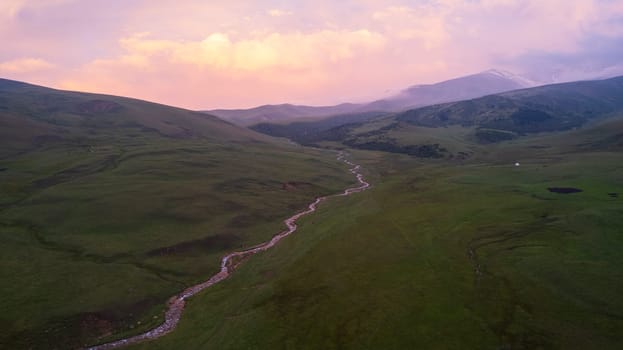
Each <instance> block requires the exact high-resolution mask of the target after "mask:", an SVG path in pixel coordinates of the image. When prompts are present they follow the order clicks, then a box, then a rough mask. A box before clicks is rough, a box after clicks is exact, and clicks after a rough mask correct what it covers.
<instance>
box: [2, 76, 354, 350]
mask: <svg viewBox="0 0 623 350" xmlns="http://www.w3.org/2000/svg"><path fill="white" fill-rule="evenodd" d="M352 182H353V178H352V177H351V175H350V174H349V173H348V172H347V171H346V169H345V168H344V165H343V164H341V163H340V162H337V161H336V160H335V154H334V153H333V152H324V151H318V150H312V149H304V148H301V147H299V146H295V145H291V144H289V143H287V142H282V141H278V140H275V139H272V138H270V137H267V136H265V135H262V134H258V133H256V132H253V131H251V130H248V129H245V128H241V127H237V126H234V125H232V124H230V123H227V122H224V121H222V120H220V119H218V118H216V117H212V116H208V115H205V114H202V113H197V112H192V111H188V110H183V109H179V108H173V107H169V106H164V105H159V104H155V103H150V102H146V101H140V100H134V99H129V98H123V97H116V96H105V95H95V94H86V93H78V92H67V91H59V90H53V89H48V88H44V87H39V86H33V85H28V84H24V83H19V82H14V81H7V80H0V241H1V242H2V244H1V245H0V254H1V255H2V263H1V264H0V279H1V280H2V283H1V284H0V288H1V293H2V296H3V297H2V300H1V301H0V327H2V332H0V348H3V349H71V348H78V347H81V346H83V345H86V344H93V343H97V342H101V341H105V340H107V339H110V338H111V337H112V338H115V337H120V336H123V335H124V334H128V333H131V332H138V331H141V330H144V329H146V328H148V327H150V326H153V325H154V324H158V323H159V322H160V320H161V317H162V312H163V309H164V308H165V302H166V300H167V299H168V298H169V297H170V296H172V295H174V294H175V293H177V292H179V291H180V290H182V289H183V288H184V287H186V286H189V285H192V284H195V283H197V282H199V281H202V280H205V279H206V278H207V277H208V276H210V275H211V274H213V273H214V272H215V271H217V270H218V269H219V259H220V257H221V256H222V255H224V254H225V253H226V252H230V251H232V250H236V249H240V248H242V247H247V246H251V245H254V244H257V243H259V242H262V241H265V240H266V239H268V238H270V237H271V236H272V235H273V234H275V233H277V232H278V231H279V230H281V229H282V223H281V221H282V219H284V218H286V217H288V216H289V215H291V213H292V212H293V211H295V210H297V209H300V208H303V207H305V206H306V205H307V204H308V202H310V201H312V200H313V198H315V197H316V196H318V195H321V194H329V193H333V192H337V191H339V190H341V189H342V188H343V187H345V186H347V185H348V184H350V183H352Z"/></svg>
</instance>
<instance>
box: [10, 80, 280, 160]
mask: <svg viewBox="0 0 623 350" xmlns="http://www.w3.org/2000/svg"><path fill="white" fill-rule="evenodd" d="M0 113H1V114H0V115H1V116H2V118H1V119H0V123H1V124H0V137H1V138H2V146H3V148H2V151H1V152H2V153H0V156H4V155H10V154H12V153H15V152H20V151H28V150H32V149H33V148H37V147H41V146H46V145H53V144H59V143H64V144H68V143H72V144H76V145H78V144H80V143H85V142H87V140H93V141H95V142H97V140H107V139H110V138H111V137H112V138H115V139H121V138H125V139H128V140H129V139H132V138H137V139H140V138H141V137H145V136H154V137H164V138H167V139H187V140H189V139H194V140H199V139H202V140H206V141H210V142H219V141H223V142H238V141H240V142H248V141H264V142H269V138H266V137H262V136H261V135H258V134H257V133H253V132H250V131H249V130H247V129H244V128H240V127H236V126H234V125H232V124H230V123H228V122H225V121H223V120H221V119H218V118H217V117H214V116H210V115H207V114H204V113H199V112H192V111H188V110H184V109H180V108H174V107H170V106H164V105H160V104H156V103H151V102H146V101H141V100H135V99H130V98H125V97H118V96H108V95H98V94H87V93H80V92H70V91H60V90H54V89H49V88H45V87H40V86H35V85H30V84H26V83H22V82H17V81H11V80H5V79H0Z"/></svg>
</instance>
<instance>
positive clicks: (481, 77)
mask: <svg viewBox="0 0 623 350" xmlns="http://www.w3.org/2000/svg"><path fill="white" fill-rule="evenodd" d="M534 85H537V83H536V82H533V81H530V80H529V79H526V78H523V77H520V76H518V75H515V74H513V73H509V72H504V71H500V70H493V69H492V70H488V71H484V72H481V73H477V74H471V75H467V76H463V77H459V78H455V79H450V80H446V81H442V82H439V83H435V84H425V85H413V86H411V87H409V88H407V89H405V90H403V91H401V92H400V93H398V94H396V95H394V96H390V97H387V98H383V99H379V100H376V101H372V102H369V103H360V104H355V103H343V104H339V105H335V106H321V107H313V106H297V105H291V104H280V105H264V106H259V107H255V108H251V109H215V110H209V111H206V113H211V114H213V115H216V116H218V117H220V118H223V119H226V120H229V121H231V122H234V123H237V124H240V125H253V124H259V123H284V122H294V121H300V120H298V119H303V120H305V119H308V120H307V121H309V119H321V118H326V117H330V116H335V115H340V114H354V113H367V112H399V111H402V110H406V109H409V108H414V107H419V106H427V105H432V104H438V103H444V102H451V101H459V100H464V99H468V98H475V97H480V96H485V95H489V94H493V93H499V92H504V91H511V90H516V89H521V88H526V87H530V86H534Z"/></svg>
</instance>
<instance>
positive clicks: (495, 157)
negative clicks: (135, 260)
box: [131, 122, 623, 349]
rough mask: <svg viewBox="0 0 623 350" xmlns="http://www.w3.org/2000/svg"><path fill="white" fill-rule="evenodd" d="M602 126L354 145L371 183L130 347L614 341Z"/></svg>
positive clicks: (621, 306) (603, 345) (621, 210)
mask: <svg viewBox="0 0 623 350" xmlns="http://www.w3.org/2000/svg"><path fill="white" fill-rule="evenodd" d="M616 123H618V122H616ZM615 125H618V124H615ZM599 128H608V129H612V125H609V126H608V125H607V126H598V127H597V128H596V129H595V128H594V129H587V130H579V131H572V132H567V133H559V134H548V135H536V136H533V137H526V138H521V139H518V140H516V141H513V142H507V143H501V144H498V145H495V146H491V147H489V146H487V147H484V146H483V148H478V147H477V148H476V149H480V150H481V151H482V152H479V153H477V154H476V153H475V154H474V155H473V156H472V157H470V158H469V159H468V160H462V159H454V160H451V161H449V160H447V159H438V160H430V159H427V160H422V159H418V158H415V157H410V156H406V155H401V154H391V153H384V152H371V151H353V156H352V158H353V159H354V160H355V161H356V162H358V163H360V164H362V166H363V167H364V172H365V173H366V176H367V179H368V180H369V181H370V182H371V183H372V184H373V186H374V187H373V188H372V189H370V190H368V191H366V192H363V193H359V194H355V195H353V196H351V197H347V198H336V199H333V200H331V201H330V202H327V203H325V204H324V205H323V206H321V208H320V210H319V211H318V212H317V213H315V214H314V215H313V216H310V217H306V218H304V219H303V220H302V222H301V225H300V229H299V231H297V233H296V234H295V235H293V236H291V237H289V238H288V239H286V240H284V241H283V242H281V243H280V244H279V245H278V246H277V247H275V248H274V249H272V250H270V251H268V252H265V253H262V254H259V255H257V256H254V257H252V258H250V259H249V261H247V262H246V263H245V264H244V265H242V266H241V267H240V269H239V270H237V271H236V272H235V273H234V274H233V275H232V276H231V278H230V279H228V280H226V281H223V282H222V283H220V284H218V285H216V286H214V287H213V288H211V289H208V290H206V291H205V292H203V293H202V294H200V295H198V296H196V297H194V298H193V299H191V300H190V301H189V303H188V304H187V310H186V312H185V314H184V316H183V317H182V320H181V322H180V325H179V327H178V329H177V330H176V331H175V332H173V333H172V334H170V335H167V336H165V337H163V338H161V339H159V340H156V341H153V342H149V343H144V344H140V345H136V346H133V347H131V349H170V348H173V347H181V348H202V349H212V348H213V349H318V348H322V349H406V348H415V349H417V348H424V349H587V348H599V349H618V348H621V347H622V346H623V338H622V337H621V334H623V298H621V295H623V283H622V282H621V281H623V275H622V273H621V269H620V266H621V264H622V263H623V255H622V254H621V252H620V247H621V245H622V244H623V235H622V234H621V233H622V231H621V227H623V215H622V214H623V207H622V206H621V202H620V200H621V199H620V198H618V197H617V196H613V195H612V194H613V193H614V194H620V193H622V192H623V182H622V181H621V179H623V168H621V166H620V164H622V161H623V159H622V156H621V153H620V151H619V150H618V149H610V150H601V151H597V150H594V149H592V148H591V147H587V144H593V143H592V142H594V141H596V140H597V139H596V138H594V137H595V136H596V135H599V130H601V131H603V130H602V129H599ZM615 130H616V129H615ZM448 133H453V134H456V132H455V131H452V130H450V131H448ZM602 136H603V134H602ZM439 137H440V139H451V138H452V137H451V135H450V134H449V135H445V136H444V137H442V135H439ZM515 162H520V163H521V165H520V166H515ZM549 187H575V188H580V189H582V190H583V191H582V192H580V193H572V194H558V193H552V192H550V191H548V188H549Z"/></svg>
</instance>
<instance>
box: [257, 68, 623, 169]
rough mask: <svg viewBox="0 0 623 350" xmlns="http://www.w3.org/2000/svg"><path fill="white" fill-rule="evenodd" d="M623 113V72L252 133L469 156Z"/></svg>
mask: <svg viewBox="0 0 623 350" xmlns="http://www.w3.org/2000/svg"><path fill="white" fill-rule="evenodd" d="M621 114H623V77H619V78H613V79H608V80H601V81H584V82H574V83H566V84H557V85H549V86H542V87H536V88H531V89H524V90H517V91H512V92H507V93H502V94H497V95H490V96H485V97H481V98H477V99H473V100H466V101H460V102H454V103H447V104H442V105H436V106H429V107H423V108H418V109H413V110H409V111H406V112H402V113H397V114H390V115H387V114H384V115H382V114H381V115H370V116H368V117H366V118H359V120H357V118H351V119H349V120H334V118H329V119H326V120H323V121H317V122H307V123H292V124H289V125H271V124H261V125H257V126H255V127H254V130H257V131H260V132H263V133H266V134H270V135H276V136H282V137H288V138H291V139H293V140H295V141H297V142H300V143H302V144H308V145H321V146H332V147H335V146H338V147H339V146H348V147H354V148H359V149H368V150H380V151H387V152H394V153H405V154H409V155H412V156H416V157H420V158H438V159H439V158H445V159H458V160H463V159H465V158H467V157H469V156H470V155H471V154H474V153H478V152H484V151H486V149H487V148H488V147H489V146H490V145H491V144H495V143H499V142H504V141H509V140H513V139H518V138H521V137H525V136H526V135H532V134H538V133H551V132H560V131H565V130H570V129H573V128H579V127H582V126H583V125H587V124H590V123H594V122H599V121H601V120H603V119H607V118H610V117H616V116H618V115H621ZM613 137H617V136H616V135H613Z"/></svg>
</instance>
